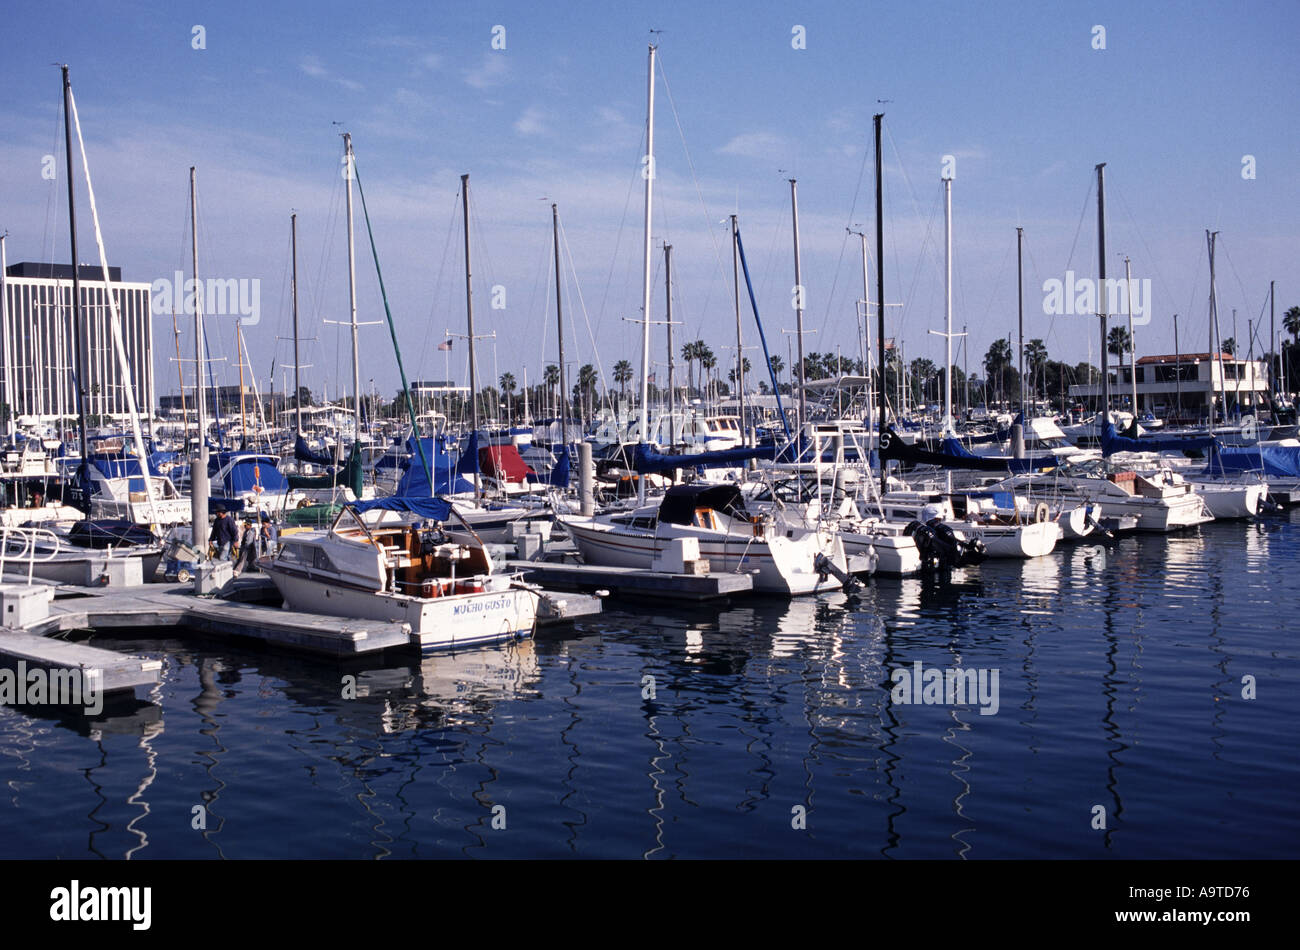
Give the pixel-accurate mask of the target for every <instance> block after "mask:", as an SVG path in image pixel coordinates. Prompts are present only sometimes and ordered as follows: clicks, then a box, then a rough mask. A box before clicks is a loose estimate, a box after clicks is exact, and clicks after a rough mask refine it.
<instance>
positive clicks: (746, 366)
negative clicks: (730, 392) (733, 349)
mask: <svg viewBox="0 0 1300 950" xmlns="http://www.w3.org/2000/svg"><path fill="white" fill-rule="evenodd" d="M740 362H741V366H742V367H743V369H744V373H745V376H746V377H748V376H749V369H750V366H749V357H748V356H746V357H742V358H741V361H740ZM737 375H738V374H737V373H736V370H735V367H732V370H731V372H730V373H728V374H727V378H728V379H729V380H731V383H732V385H733V386H734V385H736V384H737V383H738V382H739V380H738V379H737V378H736V377H737Z"/></svg>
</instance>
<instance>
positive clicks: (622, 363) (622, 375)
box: [614, 360, 632, 399]
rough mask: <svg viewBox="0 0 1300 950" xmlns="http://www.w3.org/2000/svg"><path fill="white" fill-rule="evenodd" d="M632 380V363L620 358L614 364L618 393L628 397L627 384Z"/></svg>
mask: <svg viewBox="0 0 1300 950" xmlns="http://www.w3.org/2000/svg"><path fill="white" fill-rule="evenodd" d="M631 381H632V364H631V363H629V362H628V361H627V360H619V361H618V362H617V363H615V364H614V382H616V383H618V394H619V395H620V396H622V397H623V398H624V399H626V398H627V384H628V383H630V382H631Z"/></svg>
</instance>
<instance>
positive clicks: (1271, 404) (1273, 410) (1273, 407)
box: [1268, 280, 1277, 425]
mask: <svg viewBox="0 0 1300 950" xmlns="http://www.w3.org/2000/svg"><path fill="white" fill-rule="evenodd" d="M1274 339H1275V337H1274V334H1273V281H1271V280H1270V281H1269V282H1268V409H1269V413H1270V415H1271V416H1272V420H1273V424H1274V425H1276V424H1277V400H1276V399H1275V398H1274V396H1273V394H1274V393H1275V392H1276V389H1275V388H1274V386H1273V340H1274Z"/></svg>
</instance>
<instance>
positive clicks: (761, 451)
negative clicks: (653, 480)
mask: <svg viewBox="0 0 1300 950" xmlns="http://www.w3.org/2000/svg"><path fill="white" fill-rule="evenodd" d="M775 457H776V446H775V445H759V446H756V447H753V448H739V449H722V450H719V451H717V452H695V453H692V454H690V455H661V454H660V453H658V452H656V451H654V450H653V449H651V448H650V447H649V446H648V445H645V444H642V443H638V444H637V446H636V450H635V452H634V453H633V456H632V470H633V471H636V472H640V473H641V474H643V475H651V474H654V473H655V472H668V471H672V470H673V469H675V468H709V467H711V466H732V465H737V464H739V463H741V462H748V461H749V460H750V459H771V458H775Z"/></svg>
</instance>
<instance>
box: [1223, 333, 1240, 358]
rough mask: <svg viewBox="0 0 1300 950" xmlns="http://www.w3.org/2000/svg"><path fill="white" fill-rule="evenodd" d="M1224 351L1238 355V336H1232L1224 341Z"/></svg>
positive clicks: (1230, 354)
mask: <svg viewBox="0 0 1300 950" xmlns="http://www.w3.org/2000/svg"><path fill="white" fill-rule="evenodd" d="M1223 352H1225V353H1227V354H1228V355H1229V356H1236V355H1237V338H1236V337H1235V336H1230V337H1228V338H1227V339H1226V340H1224V341H1223Z"/></svg>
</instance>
